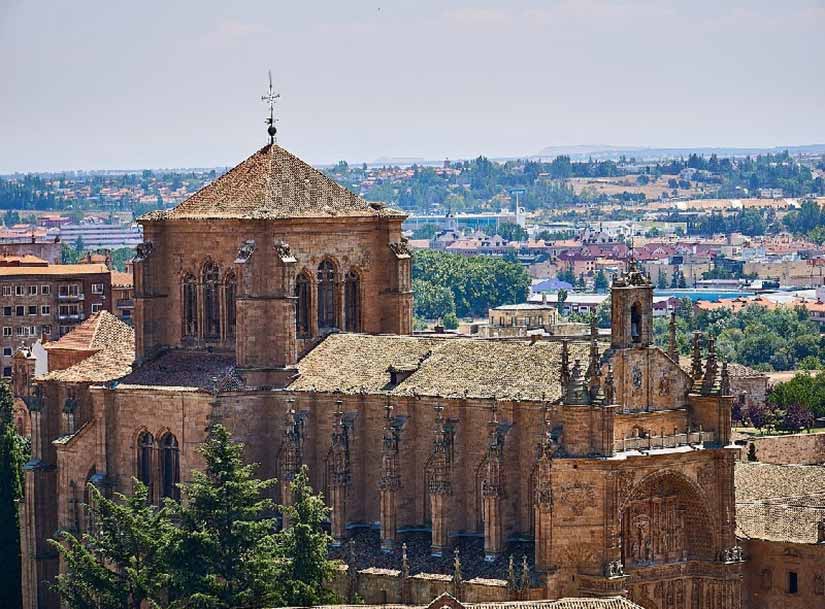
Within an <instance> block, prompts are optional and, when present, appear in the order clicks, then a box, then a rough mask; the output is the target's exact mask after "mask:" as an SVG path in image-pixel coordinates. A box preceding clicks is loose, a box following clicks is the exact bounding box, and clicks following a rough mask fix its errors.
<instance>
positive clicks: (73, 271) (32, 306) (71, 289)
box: [0, 256, 112, 377]
mask: <svg viewBox="0 0 825 609" xmlns="http://www.w3.org/2000/svg"><path fill="white" fill-rule="evenodd" d="M104 310H105V311H109V312H111V311H112V279H111V272H110V271H109V269H108V268H107V267H106V265H105V264H49V263H48V262H46V261H45V260H43V259H39V258H35V257H34V256H25V257H6V258H0V376H2V377H9V376H11V368H12V356H13V355H14V353H15V351H16V350H17V349H18V348H19V347H20V346H22V345H26V346H29V345H31V344H33V343H34V342H36V341H37V340H38V339H41V340H42V341H43V342H46V341H49V340H56V339H58V338H59V337H61V336H63V335H64V334H66V333H67V332H69V330H71V329H72V327H73V326H74V325H75V324H77V323H79V322H81V321H83V320H84V319H86V318H87V317H89V316H90V315H91V314H92V313H96V312H98V311H104Z"/></svg>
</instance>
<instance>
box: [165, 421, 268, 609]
mask: <svg viewBox="0 0 825 609" xmlns="http://www.w3.org/2000/svg"><path fill="white" fill-rule="evenodd" d="M199 450H200V452H201V454H202V455H203V457H204V459H205V461H206V470H205V471H204V472H193V474H192V480H191V482H189V483H187V484H185V485H183V496H184V500H183V502H182V503H181V504H180V505H179V506H178V507H177V512H176V514H175V515H174V516H175V520H176V521H177V523H178V526H177V527H176V529H175V531H174V533H173V536H172V540H171V543H170V545H169V549H168V561H169V571H170V575H171V585H170V595H171V596H172V598H173V599H176V600H174V602H173V603H172V606H173V607H176V608H190V607H197V608H199V609H201V608H203V609H205V608H208V609H236V608H239V607H272V606H276V605H279V604H280V602H279V601H280V599H279V596H280V595H279V594H278V589H277V584H276V582H277V577H276V576H277V571H278V567H279V561H278V560H277V555H276V554H277V553H276V544H275V519H274V518H272V517H270V516H269V514H272V513H273V511H274V504H273V503H272V501H271V500H269V499H266V498H265V497H264V496H263V493H264V491H265V490H266V489H267V488H269V487H270V486H272V484H273V483H274V480H259V479H257V478H255V477H254V476H253V472H254V470H255V466H254V465H247V464H245V463H244V462H243V446H242V445H241V444H237V443H234V442H232V440H231V439H230V437H229V432H227V430H226V429H225V428H224V427H223V426H222V425H215V426H214V427H212V428H211V429H210V432H209V437H208V438H207V440H206V442H205V443H204V444H203V445H202V446H201V447H200V448H199Z"/></svg>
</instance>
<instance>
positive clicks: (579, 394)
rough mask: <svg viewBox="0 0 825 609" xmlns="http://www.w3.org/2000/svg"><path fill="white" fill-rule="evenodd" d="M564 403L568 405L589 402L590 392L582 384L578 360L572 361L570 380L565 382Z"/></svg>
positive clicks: (582, 379)
mask: <svg viewBox="0 0 825 609" xmlns="http://www.w3.org/2000/svg"><path fill="white" fill-rule="evenodd" d="M564 403H565V404H568V405H573V404H589V403H590V392H589V391H588V389H587V387H586V386H585V384H584V377H583V376H582V369H581V364H580V363H579V360H575V361H574V362H573V370H572V371H571V372H570V382H569V383H568V384H567V391H566V392H565V396H564Z"/></svg>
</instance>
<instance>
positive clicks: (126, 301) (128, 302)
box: [115, 298, 135, 309]
mask: <svg viewBox="0 0 825 609" xmlns="http://www.w3.org/2000/svg"><path fill="white" fill-rule="evenodd" d="M115 307H116V308H118V309H134V308H135V301H134V299H132V298H118V299H117V301H116V302H115Z"/></svg>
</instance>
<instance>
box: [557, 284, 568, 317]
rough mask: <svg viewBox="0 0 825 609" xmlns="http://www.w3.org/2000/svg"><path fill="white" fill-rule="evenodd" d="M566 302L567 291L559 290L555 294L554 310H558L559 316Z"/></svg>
mask: <svg viewBox="0 0 825 609" xmlns="http://www.w3.org/2000/svg"><path fill="white" fill-rule="evenodd" d="M566 300H567V290H564V289H561V290H559V291H558V292H557V293H556V308H557V309H558V310H559V315H561V312H562V311H563V310H564V302H565V301H566Z"/></svg>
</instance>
